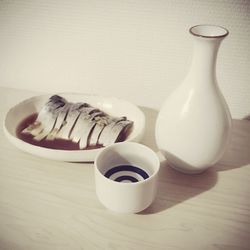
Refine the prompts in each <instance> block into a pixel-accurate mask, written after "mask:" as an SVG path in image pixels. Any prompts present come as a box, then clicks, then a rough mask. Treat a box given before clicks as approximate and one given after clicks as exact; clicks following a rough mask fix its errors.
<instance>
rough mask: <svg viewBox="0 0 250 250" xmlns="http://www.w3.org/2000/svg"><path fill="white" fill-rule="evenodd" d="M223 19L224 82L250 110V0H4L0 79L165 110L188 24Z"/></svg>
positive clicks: (182, 63)
mask: <svg viewBox="0 0 250 250" xmlns="http://www.w3.org/2000/svg"><path fill="white" fill-rule="evenodd" d="M201 23H209V24H219V25H222V26H225V27H226V28H228V29H229V31H230V35H229V37H227V38H226V39H225V40H224V41H223V43H222V46H221V49H220V53H219V58H218V68H217V69H218V70H217V72H218V81H219V85H220V87H221V89H222V91H223V93H224V95H225V98H226V100H227V102H228V103H229V106H230V109H231V112H232V115H233V117H234V118H242V117H244V116H246V115H248V114H249V113H250V83H249V81H250V1H243V0H237V1H236V0H235V1H233V0H202V1H198V0H190V1H188V0H187V1H185V0H182V1H180V0H179V1H178V0H134V1H132V0H107V1H105V0H82V1H80V0H73V1H65V0H61V1H60V0H44V1H42V0H33V1H32V0H0V85H1V86H9V87H15V88H22V89H32V90H39V91H46V92H53V91H56V92H63V91H74V92H78V91H79V92H84V93H97V94H102V95H112V96H118V97H122V98H125V99H127V100H130V101H132V102H134V103H137V104H139V105H144V106H147V107H152V108H157V109H158V108H159V107H160V105H161V104H162V102H163V100H164V99H165V97H166V96H167V95H168V94H169V93H170V92H171V91H172V90H173V89H174V88H175V87H176V86H177V85H178V84H179V83H180V82H181V80H182V79H183V77H184V76H185V74H186V72H187V70H188V67H189V63H190V60H191V55H192V38H191V36H190V35H189V33H188V28H189V27H190V26H193V25H195V24H201Z"/></svg>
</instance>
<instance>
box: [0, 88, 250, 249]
mask: <svg viewBox="0 0 250 250" xmlns="http://www.w3.org/2000/svg"><path fill="white" fill-rule="evenodd" d="M36 94H40V93H34V92H33V93H32V92H29V91H23V90H14V89H8V88H0V121H1V124H2V122H3V119H4V116H5V113H6V112H7V111H8V109H9V108H10V107H11V106H13V105H14V104H16V103H18V102H19V101H21V100H24V99H26V98H28V97H30V96H32V95H36ZM142 110H143V112H144V113H145V115H146V121H147V127H146V135H145V137H144V139H143V141H142V143H144V144H146V145H148V146H150V147H151V148H152V149H153V150H155V151H157V148H156V146H155V142H154V123H155V119H156V116H157V111H155V110H152V109H150V108H147V107H142ZM0 249H1V250H5V249H8V250H12V249H13V250H36V249H41V250H47V249H51V250H57V249H60V250H61V249H62V250H65V249H69V250H74V249H86V250H91V249H110V250H120V249H124V250H125V249H126V250H127V249H128V250H138V249H145V250H147V249H156V250H157V249H167V250H172V249H173V250H181V249H183V250H184V249H192V250H196V249H197V250H200V249H205V250H209V249H218V250H234V249H237V250H247V249H250V122H249V121H244V120H234V121H233V136H232V140H231V144H230V145H229V146H228V148H227V151H226V153H225V155H224V156H223V158H222V160H221V161H220V162H219V163H218V164H216V166H214V167H212V168H210V169H209V170H208V171H206V172H205V173H203V174H200V175H193V176H190V175H184V174H181V173H178V172H176V171H175V170H172V169H171V168H170V167H168V166H167V164H166V162H165V161H164V160H162V163H161V170H160V182H159V192H158V195H157V198H156V200H155V202H154V203H153V204H152V205H151V206H150V207H149V208H148V209H146V210H145V211H143V212H141V213H139V214H131V215H121V214H117V213H114V212H111V211H109V210H107V209H105V208H104V207H103V206H102V205H101V204H100V203H99V201H98V200H97V197H96V195H95V186H94V172H93V164H90V163H89V164H84V163H69V162H59V161H52V160H47V159H43V158H38V157H35V156H33V155H30V154H27V153H24V152H22V151H20V150H18V149H16V148H15V147H14V146H13V145H12V144H11V143H9V141H8V140H7V139H6V137H5V136H4V134H3V129H2V128H1V130H0Z"/></svg>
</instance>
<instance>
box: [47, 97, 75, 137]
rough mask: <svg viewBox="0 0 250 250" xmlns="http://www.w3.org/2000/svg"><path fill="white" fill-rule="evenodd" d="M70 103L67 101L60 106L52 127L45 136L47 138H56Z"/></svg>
mask: <svg viewBox="0 0 250 250" xmlns="http://www.w3.org/2000/svg"><path fill="white" fill-rule="evenodd" d="M72 105H73V103H70V102H68V103H66V104H65V105H64V106H63V107H62V108H61V110H60V112H59V114H58V117H57V119H56V122H55V126H54V128H53V129H52V131H51V132H50V133H49V134H48V136H47V137H46V139H47V140H54V139H55V138H56V136H57V134H58V132H59V131H60V129H61V128H62V127H63V125H64V122H65V119H66V117H67V114H68V112H69V110H70V108H71V106H72Z"/></svg>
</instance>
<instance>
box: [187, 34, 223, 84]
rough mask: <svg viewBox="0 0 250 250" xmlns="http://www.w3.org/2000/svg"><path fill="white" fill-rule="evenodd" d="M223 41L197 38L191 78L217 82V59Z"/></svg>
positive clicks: (190, 73)
mask: <svg viewBox="0 0 250 250" xmlns="http://www.w3.org/2000/svg"><path fill="white" fill-rule="evenodd" d="M221 40H222V39H206V38H200V37H198V38H196V37H195V39H194V49H193V59H192V64H191V68H190V72H189V76H190V77H195V78H196V79H197V80H199V81H202V82H204V81H205V82H207V81H209V82H211V81H212V82H216V59H217V53H218V49H219V46H220V43H221Z"/></svg>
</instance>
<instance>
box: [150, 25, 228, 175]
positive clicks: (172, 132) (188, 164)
mask: <svg viewBox="0 0 250 250" xmlns="http://www.w3.org/2000/svg"><path fill="white" fill-rule="evenodd" d="M203 26H204V25H200V26H195V27H193V28H191V29H193V32H196V33H198V34H199V35H197V37H195V46H194V57H193V61H192V65H191V67H190V71H189V73H188V74H187V77H186V78H185V80H184V81H183V83H182V84H181V85H180V86H179V87H178V88H177V89H176V90H175V91H174V92H173V93H172V94H171V95H170V96H169V97H168V99H167V100H166V101H165V102H164V104H163V106H162V108H161V110H160V112H159V114H158V117H157V121H156V129H155V136H156V143H157V146H158V148H159V149H160V150H161V152H162V153H163V155H164V156H165V157H166V159H167V161H168V162H169V164H170V166H172V167H173V168H175V169H177V170H179V171H181V172H184V173H200V172H202V171H204V170H205V169H207V168H209V167H210V166H212V165H214V164H215V163H216V162H217V161H218V160H219V159H220V158H221V157H222V155H223V153H224V151H225V148H226V145H227V143H228V141H229V138H230V134H231V124H232V122H231V115H230V112H229V108H228V106H227V104H226V102H225V99H224V97H223V96H222V93H221V91H220V89H219V87H218V84H217V80H216V72H215V67H216V56H217V51H218V48H219V45H220V42H221V41H222V39H223V38H224V37H225V36H226V35H227V34H228V31H227V30H226V29H224V28H222V27H219V26H209V27H203ZM206 26H208V25H206ZM194 28H195V29H194ZM191 29H190V30H191ZM207 29H208V30H207ZM214 30H215V31H216V32H217V33H218V35H214V33H215V34H216V32H215V31H214ZM212 31H213V32H212ZM209 32H210V33H211V32H212V33H213V35H209V34H210V33H209ZM204 33H205V34H206V35H200V34H204ZM208 33H209V34H208ZM195 36H196V35H195Z"/></svg>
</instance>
